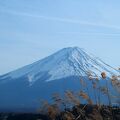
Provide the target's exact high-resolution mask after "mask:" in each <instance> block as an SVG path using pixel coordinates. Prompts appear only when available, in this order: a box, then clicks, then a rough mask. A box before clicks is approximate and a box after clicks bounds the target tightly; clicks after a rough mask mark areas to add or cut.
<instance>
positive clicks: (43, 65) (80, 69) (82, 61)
mask: <svg viewBox="0 0 120 120" xmlns="http://www.w3.org/2000/svg"><path fill="white" fill-rule="evenodd" d="M103 71H105V72H106V73H107V75H112V74H116V73H117V72H118V71H117V70H115V69H114V68H112V67H111V66H109V65H107V64H106V63H104V62H103V61H101V60H100V59H99V58H96V57H95V56H93V55H91V54H88V53H87V52H86V51H85V50H83V49H81V48H78V47H69V48H64V49H62V50H60V51H58V52H56V53H54V54H53V55H51V56H48V57H46V58H44V59H42V60H40V61H37V62H35V63H33V64H31V65H28V66H25V67H23V68H20V69H18V70H16V71H13V72H10V73H9V74H8V75H9V76H10V77H12V78H19V77H22V76H26V77H27V78H28V81H29V82H30V83H33V82H34V81H36V80H38V79H39V78H42V77H43V74H44V73H47V74H48V75H49V77H48V78H47V79H46V81H51V80H57V79H61V78H65V77H69V76H86V75H87V73H88V72H90V73H91V74H92V75H94V76H98V77H99V76H100V75H101V72H103Z"/></svg>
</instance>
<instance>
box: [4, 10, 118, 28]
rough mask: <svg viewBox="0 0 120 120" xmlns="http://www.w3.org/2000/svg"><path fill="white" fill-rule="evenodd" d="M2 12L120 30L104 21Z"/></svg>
mask: <svg viewBox="0 0 120 120" xmlns="http://www.w3.org/2000/svg"><path fill="white" fill-rule="evenodd" d="M2 12H5V13H9V14H13V15H18V16H25V17H33V18H38V19H44V20H51V21H58V22H66V23H71V24H81V25H89V26H97V27H105V28H112V29H116V30H120V27H118V26H115V25H107V24H102V23H94V22H88V21H81V20H74V19H68V18H59V17H47V16H42V15H36V14H30V13H25V12H24V13H23V12H16V11H11V10H3V11H2Z"/></svg>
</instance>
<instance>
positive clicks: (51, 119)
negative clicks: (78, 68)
mask: <svg viewBox="0 0 120 120" xmlns="http://www.w3.org/2000/svg"><path fill="white" fill-rule="evenodd" d="M87 75H88V80H89V81H90V83H91V84H89V86H90V85H91V89H89V88H88V85H87V82H86V80H84V79H82V78H81V79H80V85H81V86H82V87H80V90H79V91H77V92H76V91H70V90H67V91H65V93H64V95H62V97H61V96H60V95H59V93H54V94H53V95H52V102H51V103H48V102H47V101H43V102H42V103H41V108H40V110H39V112H38V114H31V113H29V114H28V113H26V114H22V113H21V114H20V113H19V114H16V113H0V120H120V76H115V75H113V76H112V77H111V78H110V79H109V80H108V78H107V76H106V73H105V72H102V73H101V78H102V79H101V80H103V81H104V82H105V84H104V85H103V86H101V84H100V80H99V78H98V77H97V76H93V75H92V74H91V73H90V72H88V73H87ZM109 85H111V86H112V87H113V90H114V91H115V92H111V90H110V87H109ZM89 92H92V93H93V96H94V99H92V98H93V97H91V95H90V93H89ZM113 93H114V94H113ZM101 95H103V96H104V97H105V99H107V105H106V106H105V105H103V103H102V99H103V98H102V97H101ZM81 99H82V101H83V100H84V101H85V103H86V104H82V102H81Z"/></svg>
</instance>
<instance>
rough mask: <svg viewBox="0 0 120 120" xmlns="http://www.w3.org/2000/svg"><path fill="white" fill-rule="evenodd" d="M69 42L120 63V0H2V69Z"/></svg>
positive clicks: (50, 51)
mask: <svg viewBox="0 0 120 120" xmlns="http://www.w3.org/2000/svg"><path fill="white" fill-rule="evenodd" d="M69 46H78V47H80V48H84V49H86V50H87V51H89V52H91V53H93V54H94V55H96V56H98V57H100V58H101V59H102V60H104V61H105V62H107V63H108V64H110V65H112V66H114V67H120V0H0V75H1V74H4V73H7V72H9V71H11V70H14V69H17V68H19V67H22V66H24V65H27V64H30V63H32V62H34V61H37V60H39V59H41V58H43V57H45V56H48V55H50V54H52V53H54V52H55V51H57V50H59V49H61V48H64V47H69Z"/></svg>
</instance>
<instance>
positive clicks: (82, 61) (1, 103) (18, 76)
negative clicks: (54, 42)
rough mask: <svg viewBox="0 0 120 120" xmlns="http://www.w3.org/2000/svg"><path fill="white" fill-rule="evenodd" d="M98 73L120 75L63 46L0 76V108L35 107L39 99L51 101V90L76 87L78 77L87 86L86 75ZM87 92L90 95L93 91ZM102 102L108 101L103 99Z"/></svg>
mask: <svg viewBox="0 0 120 120" xmlns="http://www.w3.org/2000/svg"><path fill="white" fill-rule="evenodd" d="M101 72H106V74H107V76H108V77H110V76H112V75H118V74H119V71H118V70H116V69H115V68H113V67H111V66H110V65H108V64H106V63H105V62H103V61H102V60H101V59H99V58H98V57H95V56H94V55H92V54H90V53H88V52H86V51H85V50H83V49H81V48H78V47H69V48H64V49H62V50H60V51H58V52H56V53H54V54H53V55H50V56H48V57H46V58H44V59H42V60H39V61H37V62H35V63H33V64H30V65H27V66H25V67H22V68H20V69H17V70H15V71H12V72H9V73H7V74H4V75H1V76H0V109H1V110H10V111H15V110H18V111H20V110H21V111H22V110H26V109H27V110H30V109H32V108H33V109H36V108H38V107H39V105H40V100H41V99H45V100H51V95H52V94H53V93H56V92H57V93H60V94H63V93H64V91H65V90H73V91H77V90H79V89H80V88H81V84H80V79H81V78H82V79H84V80H85V81H87V85H88V86H89V84H90V82H89V81H88V80H87V76H88V74H89V73H90V74H91V75H92V76H93V77H95V78H96V77H97V78H98V79H101ZM101 81H102V80H101ZM102 84H104V83H102ZM110 87H111V86H110ZM89 90H91V88H90V87H89ZM111 90H112V87H111ZM90 94H91V97H92V96H93V93H92V91H90ZM103 103H107V101H106V100H103Z"/></svg>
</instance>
